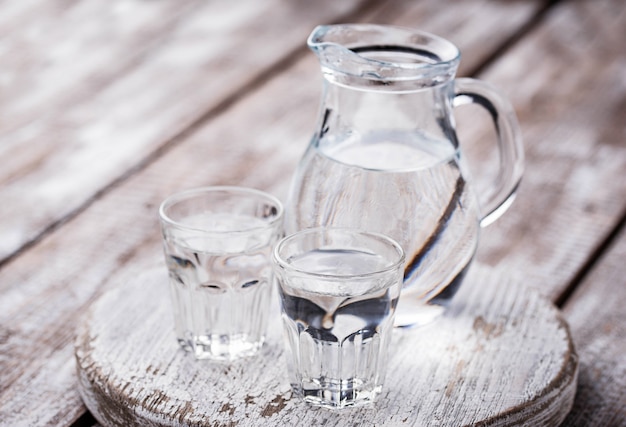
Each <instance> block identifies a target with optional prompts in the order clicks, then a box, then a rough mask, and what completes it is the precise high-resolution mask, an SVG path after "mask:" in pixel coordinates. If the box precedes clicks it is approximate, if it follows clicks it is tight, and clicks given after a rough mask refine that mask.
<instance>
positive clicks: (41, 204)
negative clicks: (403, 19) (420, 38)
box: [0, 0, 365, 259]
mask: <svg viewBox="0 0 626 427" xmlns="http://www.w3.org/2000/svg"><path fill="white" fill-rule="evenodd" d="M93 3H100V5H99V6H89V5H90V4H93ZM106 3H107V2H88V3H84V4H85V6H80V7H79V6H75V8H77V9H79V11H80V13H79V12H76V15H77V17H74V16H73V15H72V13H71V12H73V10H74V9H75V8H70V9H68V12H67V13H66V15H68V16H67V17H66V19H61V20H60V21H59V22H58V23H57V22H56V21H52V22H49V23H48V24H49V26H50V27H51V28H50V29H49V30H48V31H46V26H45V25H43V29H42V28H39V27H37V26H36V27H35V30H37V31H38V32H39V33H41V34H39V33H37V34H36V41H37V42H38V43H39V44H37V43H35V42H32V43H30V44H29V43H27V45H28V47H30V53H31V54H32V55H33V59H29V60H26V61H25V62H26V64H21V63H19V62H16V63H15V65H14V67H13V68H11V69H9V70H8V71H6V73H7V75H9V76H10V78H9V80H10V88H15V89H11V90H9V91H8V95H7V96H8V97H10V100H9V102H7V103H6V104H7V105H5V106H4V107H3V110H4V113H5V114H6V115H5V117H3V119H4V120H3V125H2V129H0V131H1V132H3V139H4V140H5V141H10V143H9V144H6V145H3V144H0V147H3V146H4V147H5V148H3V149H2V150H1V152H0V156H2V163H3V164H7V165H15V166H10V167H9V166H7V167H6V168H3V170H4V172H3V173H0V182H3V183H4V185H2V187H0V198H2V199H3V200H5V203H4V204H3V207H2V210H1V211H0V214H1V217H0V219H1V220H0V234H1V235H2V236H3V239H2V240H1V241H0V259H2V258H5V257H7V256H8V255H10V254H11V253H13V252H14V251H16V250H17V249H18V248H20V247H21V246H22V245H23V244H24V243H25V242H28V241H30V240H32V239H34V238H36V237H37V236H39V234H40V233H41V232H42V231H43V230H45V229H46V228H47V227H48V226H49V225H50V224H52V223H55V222H56V221H59V220H61V219H62V218H64V217H65V216H66V215H68V214H69V213H71V212H72V211H73V210H75V209H77V208H78V207H80V206H81V205H82V204H83V203H85V202H86V201H87V200H89V199H90V198H91V197H93V196H94V194H96V193H97V192H98V191H99V190H101V189H103V188H104V187H106V186H107V185H108V184H110V183H111V182H112V181H114V180H115V179H117V178H118V177H120V176H122V175H123V174H124V173H125V172H127V171H128V170H129V169H132V168H133V167H134V166H136V165H137V164H139V163H141V161H142V160H143V159H145V157H146V156H148V155H150V154H151V153H153V152H154V151H155V150H157V148H158V147H160V146H161V145H163V144H164V143H165V142H167V141H168V140H170V139H172V138H173V137H175V136H176V135H178V134H179V133H181V132H182V131H183V130H184V129H186V128H187V127H188V126H190V124H192V123H193V122H194V121H196V120H198V119H199V118H200V117H202V116H203V115H204V114H205V113H206V112H207V111H209V110H211V109H212V108H216V107H217V106H219V105H220V104H221V103H222V102H223V101H224V100H225V99H226V98H228V97H231V96H234V94H236V93H238V92H239V91H241V90H242V88H245V87H246V85H248V84H250V83H251V82H253V81H254V80H255V79H256V78H258V76H259V75H262V74H263V73H264V72H267V71H268V70H269V69H271V67H272V66H273V65H274V64H275V63H276V62H278V61H280V60H281V59H283V58H285V57H288V56H289V55H290V54H291V53H293V51H294V50H296V49H304V46H303V41H304V40H305V39H306V37H307V35H308V33H309V32H310V31H311V29H312V28H313V27H314V26H315V25H316V24H318V23H319V22H326V21H329V20H331V21H332V20H336V19H341V17H342V16H347V15H348V16H349V13H351V12H354V11H355V9H358V6H359V5H361V4H362V3H365V1H363V0H351V1H349V2H332V1H325V2H324V3H323V4H320V3H316V4H315V5H313V4H311V3H308V2H297V3H294V2H288V3H285V2H282V1H280V0H273V1H266V2H258V1H254V0H249V1H246V2H237V6H236V7H233V5H232V4H231V3H228V2H195V4H192V6H194V7H193V9H192V12H193V13H189V12H188V13H184V14H182V15H183V16H182V17H181V19H179V20H178V21H177V20H176V16H177V13H174V10H172V9H175V8H176V7H180V8H181V10H185V8H191V6H185V5H186V4H187V3H180V5H179V3H172V2H148V3H145V2H136V1H129V0H125V1H121V0H120V1H119V2H116V3H115V4H113V5H111V9H109V7H108V6H106ZM81 4H82V3H81ZM144 4H146V6H145V7H146V8H147V9H146V12H147V13H146V15H145V16H144V15H143V14H142V13H141V12H140V10H141V8H143V7H144V6H143V5H144ZM150 4H154V5H164V4H166V5H167V4H169V5H170V6H169V7H164V6H149V5H150ZM151 7H152V8H157V11H156V12H154V15H153V16H152V18H153V19H150V18H151V14H150V9H149V8H151ZM138 8H139V10H137V9H138ZM82 9H86V11H84V12H82ZM101 9H103V10H101ZM85 14H87V16H85ZM111 15H114V16H117V15H119V16H120V18H119V22H117V20H115V19H112V18H111ZM137 15H141V16H143V18H137V17H136V16H137ZM64 16H65V15H64ZM93 20H95V21H96V22H101V24H100V25H91V22H92V21H93ZM159 20H160V21H163V24H161V25H160V26H158V25H154V24H152V22H153V21H159ZM74 21H79V22H78V23H75V22H74ZM109 21H112V23H113V24H112V25H109ZM115 23H117V25H115ZM74 24H76V25H74ZM78 24H80V25H78ZM128 26H130V27H131V28H127V27H128ZM25 31H26V36H29V37H30V32H28V31H29V30H28V28H27V29H26V30H25ZM33 31H34V30H33ZM73 31H74V32H73ZM159 31H164V32H165V34H161V33H160V32H159ZM48 33H52V41H51V42H52V47H51V48H49V46H47V45H46V44H45V42H46V35H47V34H48ZM57 34H58V35H57ZM26 36H25V37H26ZM16 37H17V39H16V40H15V41H14V43H15V47H14V48H13V50H17V49H19V48H20V46H21V38H20V35H19V34H18V35H17V36H16ZM57 39H58V40H57ZM55 42H56V43H55ZM126 42H129V43H130V44H132V45H134V46H135V51H132V49H130V50H131V52H130V53H126V54H127V55H128V56H130V57H128V58H123V54H122V53H120V52H123V51H124V49H123V46H125V45H126ZM64 49H65V50H64ZM57 50H58V52H57ZM102 52H105V53H102ZM15 56H16V57H18V58H19V57H20V56H19V55H15ZM118 56H121V57H122V58H121V59H120V65H118V66H116V67H112V66H106V67H103V68H104V70H102V71H100V67H99V65H100V64H101V63H102V62H113V63H116V61H117V57H118ZM48 62H52V65H46V64H47V63H48ZM95 70H98V71H99V73H96V72H95ZM74 80H77V81H78V83H76V87H72V86H73V85H74ZM38 85H41V87H39V86H38ZM57 86H60V87H61V89H60V90H57V89H56V87H57ZM68 87H69V88H71V89H69V88H68ZM66 89H67V90H66ZM66 94H67V95H66ZM240 95H243V94H240ZM33 206H37V209H32V207H33Z"/></svg>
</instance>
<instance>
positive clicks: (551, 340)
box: [76, 266, 577, 426]
mask: <svg viewBox="0 0 626 427" xmlns="http://www.w3.org/2000/svg"><path fill="white" fill-rule="evenodd" d="M467 282H468V283H467V286H466V287H465V288H464V291H462V292H461V293H460V294H459V297H458V298H457V299H456V300H455V302H454V303H453V306H452V307H451V309H450V310H449V312H448V313H447V314H446V315H445V316H444V317H442V318H440V319H439V320H438V321H436V322H434V323H432V324H431V325H429V326H427V327H424V328H422V329H415V330H410V331H399V330H397V331H395V332H396V334H395V337H394V342H393V344H392V356H391V358H390V362H389V369H388V374H387V380H386V383H385V387H384V391H383V394H382V397H381V399H380V400H379V402H377V404H376V405H375V406H374V407H372V408H361V409H350V410H346V411H343V412H342V411H329V410H325V409H319V408H311V407H308V406H307V405H304V404H303V403H302V402H300V401H299V400H298V399H297V398H292V396H291V392H290V388H289V383H288V381H287V379H286V375H285V369H284V356H283V350H282V336H281V325H280V319H279V316H278V309H277V305H275V306H274V307H273V308H274V310H273V313H274V316H273V319H272V320H273V321H272V323H271V327H270V333H269V336H268V342H267V344H266V345H265V347H264V349H263V350H262V352H261V354H260V355H259V356H258V357H254V358H250V359H247V360H245V361H241V362H235V363H233V364H227V363H212V362H208V361H200V362H199V361H195V360H194V359H193V358H192V357H190V356H189V355H188V354H186V353H185V352H184V351H182V350H180V349H179V348H178V344H177V343H176V340H175V338H174V334H173V332H172V322H171V317H172V314H171V311H170V306H169V294H168V290H167V272H166V270H165V268H164V267H155V268H154V269H151V270H148V271H146V272H145V273H144V274H142V275H140V276H135V277H133V278H129V279H128V282H125V283H119V284H118V286H117V287H116V289H115V290H113V291H111V292H110V293H108V294H106V295H105V296H103V297H102V298H101V299H100V300H99V301H98V302H97V303H95V304H94V305H93V306H92V309H91V310H90V313H89V314H88V316H87V317H86V318H85V319H84V322H83V323H82V324H81V325H80V327H79V332H78V338H77V341H76V357H77V367H78V375H79V382H80V388H81V393H82V396H83V399H84V401H85V403H86V404H87V406H88V407H89V409H90V410H91V412H92V413H93V414H94V415H95V416H96V418H97V419H98V420H99V421H100V423H101V424H102V425H105V426H134V425H136V426H161V425H163V426H179V425H194V426H203V425H206V426H213V425H220V426H222V425H223V426H227V425H233V426H234V425H237V426H260V425H274V426H295V425H307V426H314V425H332V426H353V425H359V426H369V425H375V426H383V425H387V426H424V425H428V426H451V425H455V426H456V425H458V426H465V425H491V426H519V425H533V426H557V425H559V424H560V423H561V421H562V420H563V418H564V417H565V415H566V414H567V412H568V411H569V409H570V408H571V405H572V402H573V399H574V394H575V390H576V375H577V356H576V353H575V351H574V348H573V344H572V341H571V338H570V335H569V331H568V327H567V324H566V323H565V322H564V320H563V319H562V317H561V315H560V313H559V312H558V311H557V310H556V309H555V308H553V307H552V305H551V304H550V303H549V302H548V301H547V300H545V299H543V298H541V297H539V296H538V293H537V292H535V291H532V290H530V289H528V288H525V287H523V286H516V285H515V284H514V283H512V281H511V280H510V279H509V278H507V277H506V275H504V274H502V273H497V272H494V271H492V270H487V269H484V268H480V267H477V266H475V267H473V269H472V270H471V272H470V275H469V277H468V279H467ZM537 285H540V284H537Z"/></svg>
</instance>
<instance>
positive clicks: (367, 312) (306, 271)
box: [273, 228, 404, 408]
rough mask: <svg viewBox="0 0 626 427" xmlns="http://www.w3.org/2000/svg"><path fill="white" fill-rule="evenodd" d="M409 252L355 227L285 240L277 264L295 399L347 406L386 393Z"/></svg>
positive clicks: (277, 252)
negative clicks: (388, 368)
mask: <svg viewBox="0 0 626 427" xmlns="http://www.w3.org/2000/svg"><path fill="white" fill-rule="evenodd" d="M403 265H404V252H403V251H402V248H401V247H400V245H399V244H398V243H396V242H395V241H394V240H392V239H390V238H388V237H386V236H383V235H380V234H376V233H370V232H365V231H360V230H355V229H338V228H336V229H333V228H321V229H309V230H304V231H300V232H297V233H295V234H292V235H290V236H287V237H286V238H284V239H283V240H281V241H280V242H279V243H278V244H277V246H276V248H275V250H274V253H273V266H274V271H275V274H276V278H277V282H278V285H279V286H278V289H279V294H280V300H281V310H282V319H283V326H284V335H285V339H286V344H287V346H286V347H287V353H288V354H287V368H288V371H289V376H290V382H291V386H292V389H293V391H294V394H295V395H296V396H299V397H301V398H303V399H304V400H305V401H306V402H308V403H311V404H314V405H319V406H324V407H328V408H344V407H349V406H358V405H363V404H367V403H370V402H373V401H374V400H375V399H376V397H377V395H378V394H379V393H380V392H381V390H382V385H383V380H384V377H385V371H386V359H387V353H388V347H389V341H390V338H391V333H392V330H393V318H394V313H395V308H396V303H397V301H398V297H399V296H400V288H401V285H402V267H403Z"/></svg>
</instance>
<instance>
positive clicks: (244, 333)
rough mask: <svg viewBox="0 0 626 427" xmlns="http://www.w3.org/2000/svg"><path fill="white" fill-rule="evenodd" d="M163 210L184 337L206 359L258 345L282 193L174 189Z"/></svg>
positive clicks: (178, 332) (177, 313) (269, 288)
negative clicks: (276, 195)
mask: <svg viewBox="0 0 626 427" xmlns="http://www.w3.org/2000/svg"><path fill="white" fill-rule="evenodd" d="M159 215H160V219H161V229H162V232H163V247H164V252H165V260H166V263H167V267H168V270H169V277H170V290H171V296H172V302H173V307H174V318H175V319H174V320H175V329H176V335H177V338H178V342H179V343H180V345H181V346H182V347H183V348H184V349H185V350H187V351H190V352H192V353H193V354H194V356H195V357H196V358H198V359H217V360H233V359H237V358H239V357H243V356H249V355H252V354H254V353H256V352H257V351H258V350H259V348H260V347H261V346H262V345H263V341H264V339H265V332H266V328H267V322H268V316H269V314H270V313H269V311H270V305H271V304H270V299H271V295H272V287H273V285H272V269H271V266H270V256H271V251H272V249H273V247H274V244H275V243H276V242H277V241H278V239H279V238H280V236H281V233H282V218H283V208H282V205H281V203H280V201H279V200H278V199H276V198H275V197H273V196H271V195H269V194H266V193H263V192H261V191H257V190H253V189H247V188H240V187H206V188H198V189H192V190H187V191H183V192H181V193H177V194H174V195H172V196H170V197H169V198H167V199H166V200H165V201H164V202H163V203H162V204H161V207H160V209H159Z"/></svg>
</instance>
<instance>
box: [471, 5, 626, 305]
mask: <svg viewBox="0 0 626 427" xmlns="http://www.w3.org/2000/svg"><path fill="white" fill-rule="evenodd" d="M623 40H626V9H624V7H623V2H621V1H619V0H602V1H594V2H561V3H559V4H558V5H557V7H556V8H554V9H553V10H551V11H550V13H549V14H548V16H547V17H546V19H545V22H544V23H543V24H542V25H541V26H539V27H538V28H537V29H536V31H534V32H533V33H532V34H529V35H528V36H527V37H525V38H523V39H522V40H521V41H520V42H519V43H518V45H516V46H515V47H514V48H513V49H512V50H511V51H510V52H507V54H506V55H505V56H504V57H503V58H502V60H501V61H497V62H496V63H495V64H494V66H493V67H492V68H490V69H489V70H487V72H486V73H485V74H484V75H483V76H481V77H482V78H484V79H487V80H488V81H490V82H493V83H494V84H495V85H497V86H498V87H499V88H501V89H502V91H503V92H504V93H505V94H506V96H508V97H509V98H510V99H511V100H512V102H513V104H514V106H515V108H516V110H517V112H518V115H519V119H520V122H521V127H522V130H523V134H524V137H525V146H526V160H527V162H526V163H527V165H526V170H525V174H524V178H523V179H522V185H521V187H520V190H519V193H518V197H517V199H516V202H515V203H514V204H513V206H512V208H511V209H510V210H509V211H508V212H507V213H506V214H505V215H504V216H503V217H502V218H501V219H500V220H498V221H497V222H496V223H495V224H493V225H491V226H489V227H487V228H486V229H485V230H484V232H483V234H482V236H481V238H482V240H481V244H480V250H479V257H478V259H479V260H481V261H483V262H485V263H487V264H490V265H496V264H505V265H506V266H507V268H509V269H510V270H512V271H517V272H520V273H522V274H524V275H526V276H528V277H529V280H530V281H534V282H536V283H542V284H543V285H542V291H543V292H545V293H546V294H547V295H549V296H550V297H551V298H552V299H553V300H554V299H556V298H557V297H558V295H559V294H560V293H561V292H563V291H564V290H565V289H566V288H567V286H568V284H569V282H570V280H571V279H572V278H573V277H575V275H576V274H577V272H578V269H579V268H581V266H582V265H583V264H584V263H585V260H586V259H587V257H589V256H590V254H591V253H593V251H594V249H595V248H596V247H597V246H598V245H599V244H601V243H602V241H603V239H604V238H605V236H606V235H607V234H608V233H609V232H610V231H611V230H612V229H613V226H614V224H616V223H617V222H618V221H619V220H620V219H621V215H622V214H623V212H625V211H626V180H625V179H623V177H624V170H626V127H625V126H624V125H623V124H624V123H625V122H626V104H625V101H624V100H625V99H626V50H624V45H623ZM473 135H474V138H475V139H474V141H481V140H483V139H488V137H489V136H488V134H487V133H486V132H484V131H482V132H479V133H478V134H473ZM476 135H478V136H476ZM483 153H484V152H483Z"/></svg>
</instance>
